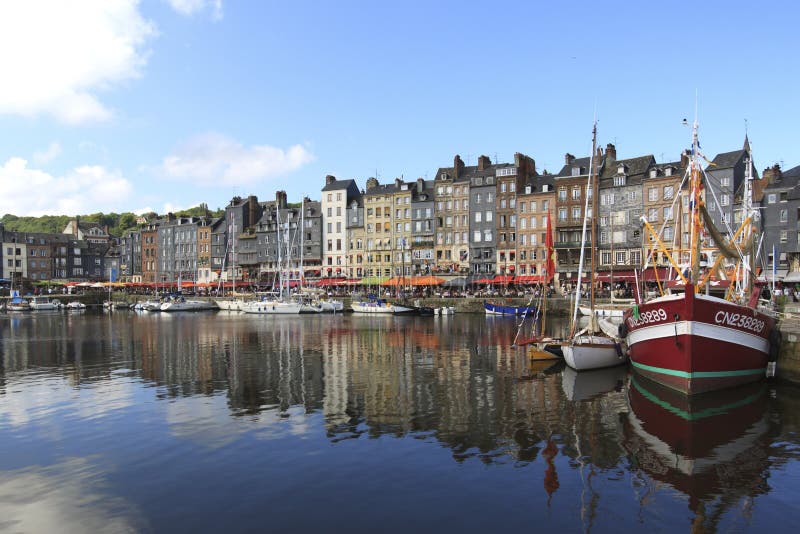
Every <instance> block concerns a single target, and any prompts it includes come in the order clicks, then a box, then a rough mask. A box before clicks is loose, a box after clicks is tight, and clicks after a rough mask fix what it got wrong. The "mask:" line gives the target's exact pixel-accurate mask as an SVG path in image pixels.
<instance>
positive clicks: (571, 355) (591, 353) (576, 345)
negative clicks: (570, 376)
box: [562, 335, 628, 371]
mask: <svg viewBox="0 0 800 534" xmlns="http://www.w3.org/2000/svg"><path fill="white" fill-rule="evenodd" d="M562 350H563V352H564V361H565V362H566V363H567V365H569V366H570V367H572V368H573V369H575V370H576V371H585V370H587V369H602V368H603V367H613V366H615V365H622V364H623V363H625V362H627V361H628V357H627V356H626V355H625V352H624V351H623V350H622V348H621V347H618V346H617V342H616V341H615V340H613V339H611V338H609V337H605V336H598V335H583V336H577V337H576V338H574V339H572V340H571V341H570V342H568V343H565V344H564V346H563V347H562Z"/></svg>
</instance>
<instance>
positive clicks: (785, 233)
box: [781, 230, 789, 243]
mask: <svg viewBox="0 0 800 534" xmlns="http://www.w3.org/2000/svg"><path fill="white" fill-rule="evenodd" d="M788 240H789V232H788V231H786V230H781V243H786V241H788Z"/></svg>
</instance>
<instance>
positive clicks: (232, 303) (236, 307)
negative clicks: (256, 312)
mask: <svg viewBox="0 0 800 534" xmlns="http://www.w3.org/2000/svg"><path fill="white" fill-rule="evenodd" d="M214 302H215V303H216V305H217V306H218V307H219V309H220V310H227V311H241V309H242V307H243V306H244V304H245V302H244V301H243V300H242V299H217V300H215V301H214Z"/></svg>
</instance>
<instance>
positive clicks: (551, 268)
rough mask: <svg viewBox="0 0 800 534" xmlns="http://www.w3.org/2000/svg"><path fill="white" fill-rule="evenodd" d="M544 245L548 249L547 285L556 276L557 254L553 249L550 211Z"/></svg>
mask: <svg viewBox="0 0 800 534" xmlns="http://www.w3.org/2000/svg"><path fill="white" fill-rule="evenodd" d="M544 245H545V247H546V248H547V263H546V264H545V276H546V280H547V283H548V284H549V283H550V281H551V280H552V279H553V276H554V275H555V274H556V252H555V249H554V248H553V230H552V228H551V227H550V211H549V210H548V211H547V235H546V236H545V238H544Z"/></svg>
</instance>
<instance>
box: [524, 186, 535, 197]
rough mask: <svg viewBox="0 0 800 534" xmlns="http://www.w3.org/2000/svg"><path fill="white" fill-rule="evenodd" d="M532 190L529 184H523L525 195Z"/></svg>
mask: <svg viewBox="0 0 800 534" xmlns="http://www.w3.org/2000/svg"><path fill="white" fill-rule="evenodd" d="M532 190H533V188H532V187H531V186H529V185H526V186H525V194H526V195H530V194H531V191H532Z"/></svg>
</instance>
